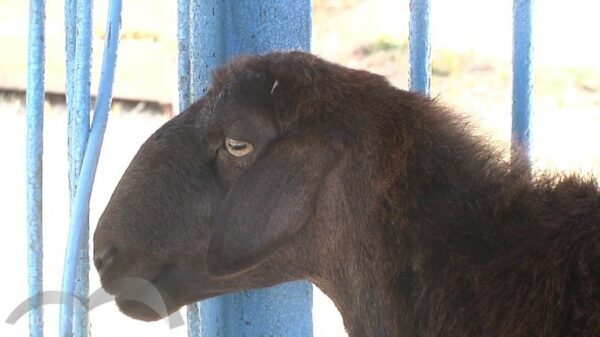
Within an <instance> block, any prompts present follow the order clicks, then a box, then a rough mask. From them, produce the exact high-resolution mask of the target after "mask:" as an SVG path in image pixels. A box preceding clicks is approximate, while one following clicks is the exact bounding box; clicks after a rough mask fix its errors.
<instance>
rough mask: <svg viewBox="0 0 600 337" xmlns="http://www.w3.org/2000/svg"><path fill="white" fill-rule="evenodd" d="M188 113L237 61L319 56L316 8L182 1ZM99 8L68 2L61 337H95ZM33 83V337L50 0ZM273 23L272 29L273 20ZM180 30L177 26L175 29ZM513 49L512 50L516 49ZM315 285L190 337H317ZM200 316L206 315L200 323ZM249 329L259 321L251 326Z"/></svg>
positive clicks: (414, 8) (516, 73)
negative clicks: (241, 57) (92, 245)
mask: <svg viewBox="0 0 600 337" xmlns="http://www.w3.org/2000/svg"><path fill="white" fill-rule="evenodd" d="M178 6H179V9H178V21H179V22H178V39H179V93H180V94H179V104H180V109H185V107H187V106H188V105H189V104H190V103H192V102H193V101H195V100H196V99H198V98H199V97H201V96H202V95H203V93H204V92H205V91H206V89H207V87H208V85H209V81H210V73H211V70H212V69H213V68H215V67H216V66H218V65H219V64H222V63H223V62H224V61H225V60H226V59H227V58H229V57H231V56H232V55H238V54H243V53H264V52H267V51H269V50H285V49H302V50H310V38H311V1H310V0H286V1H278V0H240V1H236V2H224V1H219V0H204V1H202V0H178ZM429 10H430V3H429V0H411V2H410V11H411V15H410V23H409V25H410V36H409V40H410V41H409V49H410V55H409V57H410V89H411V90H414V91H420V92H423V93H426V94H427V93H428V92H429V86H430V75H431V60H430V45H429ZM531 12H532V0H514V13H513V20H514V40H513V125H512V127H513V131H512V132H513V144H512V153H513V154H516V153H521V151H522V150H524V151H525V153H526V154H527V155H528V153H529V144H530V115H531V88H532V75H531V74H532V61H531V52H532V41H531ZM91 13H92V4H91V0H66V1H65V34H66V46H65V52H66V65H67V74H66V76H67V81H66V83H67V85H66V104H67V111H68V142H69V144H68V147H69V187H70V191H71V223H70V230H69V234H68V235H69V236H68V246H67V250H66V254H65V263H64V276H63V277H64V278H63V289H62V294H63V299H62V300H61V312H60V314H61V316H60V336H65V337H66V336H73V335H74V336H78V337H79V336H87V335H89V331H88V327H89V323H88V316H87V312H88V310H87V297H88V292H89V290H88V279H87V277H88V272H89V251H88V247H87V242H88V236H89V224H88V211H89V200H90V195H91V190H92V186H93V181H94V175H95V169H96V165H97V162H98V156H99V153H100V147H101V144H102V138H103V133H104V130H105V128H106V123H107V118H108V111H109V106H110V100H111V92H112V83H113V78H114V69H115V64H116V51H117V46H118V38H119V29H120V13H121V0H110V3H109V13H108V25H107V34H106V35H105V36H106V41H105V49H104V59H103V64H102V75H101V79H100V85H99V92H98V94H97V100H96V106H95V110H94V114H93V116H94V117H93V121H92V122H91V124H90V110H91V107H90V102H91V99H90V65H91V62H90V57H91V41H92V33H91V32H92V19H91ZM29 16H30V17H29V52H28V83H27V205H28V206H27V229H28V238H27V245H28V260H29V262H28V268H29V295H30V300H29V308H30V311H29V327H30V335H31V336H35V337H41V336H43V333H44V326H43V310H42V302H41V299H42V296H41V295H42V290H43V286H42V248H43V245H42V243H43V240H42V150H43V144H42V133H43V109H44V49H45V42H44V40H45V32H44V23H45V22H44V20H45V1H44V0H30V12H29ZM265 17H266V20H265V19H264V18H265ZM173 24H176V23H173ZM508 47H509V46H507V48H508ZM311 308H312V286H311V284H310V283H308V282H305V281H302V282H293V283H289V284H284V285H281V286H277V287H273V288H270V289H266V290H258V291H252V292H245V293H243V294H233V295H227V296H222V297H219V298H215V299H211V300H207V301H203V302H202V303H201V304H200V305H191V306H189V307H188V334H189V335H190V336H206V337H212V336H217V335H219V336H226V337H227V336H241V335H245V336H262V335H276V336H311V335H312V316H311ZM200 313H201V315H200ZM247 322H252V324H250V325H248V324H247Z"/></svg>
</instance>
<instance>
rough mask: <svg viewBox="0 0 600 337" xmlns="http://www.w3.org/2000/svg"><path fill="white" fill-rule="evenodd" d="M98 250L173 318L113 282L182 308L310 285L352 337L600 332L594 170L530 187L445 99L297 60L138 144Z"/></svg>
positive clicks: (229, 82)
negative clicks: (242, 293) (152, 291)
mask: <svg viewBox="0 0 600 337" xmlns="http://www.w3.org/2000/svg"><path fill="white" fill-rule="evenodd" d="M94 253H95V254H94V255H95V263H96V267H97V268H98V270H99V273H100V275H101V280H102V283H103V286H104V287H105V288H106V290H107V291H108V292H111V293H114V294H116V295H117V296H116V299H117V303H118V305H119V307H120V308H121V310H122V311H123V312H125V313H126V314H128V315H130V316H132V317H136V318H139V319H144V320H152V319H158V318H159V317H161V316H164V313H163V314H157V313H155V312H154V311H152V310H151V309H150V308H148V307H147V306H144V305H143V304H141V303H138V302H136V301H133V300H127V299H126V297H127V296H124V291H123V290H122V289H120V288H119V287H117V286H113V284H114V282H115V281H116V280H118V279H120V278H122V277H135V278H141V279H144V280H148V281H150V282H151V283H152V284H153V285H154V286H155V287H156V288H157V289H158V290H159V292H160V293H161V294H162V296H163V297H164V300H165V302H166V304H167V311H168V312H173V311H174V310H176V309H178V308H180V307H181V306H183V305H185V304H188V303H192V302H194V301H196V300H199V299H204V298H208V297H212V296H216V295H219V294H224V293H228V292H233V291H239V290H247V289H253V288H258V287H266V286H271V285H274V284H277V283H281V282H286V281H292V280H298V279H309V280H311V281H312V282H314V283H315V284H316V285H317V286H319V288H321V289H322V290H323V291H324V292H325V293H326V294H327V295H328V296H330V297H331V298H332V299H333V301H334V302H335V304H336V305H337V307H338V309H339V310H340V312H341V314H342V316H343V319H344V323H345V326H346V329H347V330H348V333H349V334H350V336H353V337H356V336H457V337H458V336H461V337H469V336H485V337H492V336H511V337H517V336H522V337H532V336H544V337H554V336H557V337H558V336H587V337H592V336H595V337H597V336H600V189H599V187H598V185H597V183H596V182H595V181H594V180H593V179H591V178H581V177H576V176H565V175H560V176H555V177H548V176H544V177H539V178H535V179H531V178H530V177H529V175H528V174H527V170H522V169H519V168H518V167H517V168H513V169H509V165H508V164H507V162H506V160H505V159H504V158H503V156H502V154H501V152H499V151H497V150H494V149H493V148H492V147H491V146H489V145H488V144H487V143H486V141H485V140H484V139H481V138H478V137H476V136H474V135H473V132H472V131H471V130H470V128H469V126H468V124H467V123H465V121H464V120H463V119H461V118H459V117H457V116H456V115H455V114H454V113H452V112H451V111H449V110H448V109H446V108H443V107H441V106H439V105H438V104H436V102H435V101H433V100H431V99H429V98H426V97H423V96H421V95H419V94H415V93H409V92H406V91H403V90H399V89H397V88H395V87H393V86H391V85H390V84H389V83H388V82H387V81H386V80H385V79H384V78H383V77H381V76H377V75H374V74H371V73H368V72H365V71H358V70H352V69H348V68H345V67H341V66H338V65H335V64H332V63H329V62H326V61H323V60H321V59H319V58H317V57H315V56H312V55H309V54H305V53H300V52H293V53H273V54H269V55H265V56H255V57H244V58H239V59H236V60H235V61H233V62H231V63H230V64H229V65H228V66H226V67H224V68H223V69H221V70H219V71H217V72H216V75H215V78H214V81H213V85H212V87H211V88H210V90H209V91H208V93H207V94H206V95H205V96H204V97H203V98H202V99H201V100H200V101H199V102H197V103H195V104H194V105H193V106H191V107H190V108H189V109H187V110H186V111H185V112H183V113H182V114H181V115H179V116H177V117H176V118H173V119H172V120H171V121H169V122H168V123H166V124H165V125H164V126H163V127H161V128H160V129H159V130H158V131H156V133H155V134H154V135H152V136H151V137H150V138H149V139H148V141H147V142H146V143H145V144H144V145H143V146H142V147H141V149H140V151H139V152H138V154H137V155H136V156H135V158H134V159H133V161H132V163H131V165H130V166H129V168H128V169H127V171H126V172H125V174H124V176H123V178H122V179H121V181H120V183H119V185H118V186H117V188H116V190H115V192H114V194H113V196H112V198H111V200H110V202H109V204H108V206H107V208H106V210H105V212H104V214H103V215H102V217H101V219H100V221H99V224H98V228H97V230H96V233H95V236H94ZM145 291H146V290H144V289H136V290H131V291H130V293H131V292H135V293H137V294H138V295H139V296H142V298H143V296H144V292H145ZM130 293H129V294H130ZM142 302H143V301H142Z"/></svg>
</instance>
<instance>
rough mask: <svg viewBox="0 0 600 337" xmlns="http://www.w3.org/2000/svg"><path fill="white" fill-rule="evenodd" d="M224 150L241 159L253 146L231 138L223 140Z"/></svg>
mask: <svg viewBox="0 0 600 337" xmlns="http://www.w3.org/2000/svg"><path fill="white" fill-rule="evenodd" d="M225 148H227V151H228V152H229V153H231V155H232V156H234V157H243V156H245V155H247V154H249V153H250V152H252V150H253V149H254V145H252V143H250V142H246V141H243V140H237V139H233V138H229V137H226V138H225Z"/></svg>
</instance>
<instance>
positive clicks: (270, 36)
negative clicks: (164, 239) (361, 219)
mask: <svg viewBox="0 0 600 337" xmlns="http://www.w3.org/2000/svg"><path fill="white" fill-rule="evenodd" d="M185 2H187V1H186V0H180V2H179V4H180V12H179V13H180V15H182V13H183V15H185V7H184V5H185ZM182 4H183V5H182ZM189 10H190V20H189V25H190V27H191V29H190V31H189V34H190V37H189V51H188V52H189V57H190V68H191V69H190V74H191V76H190V77H191V90H190V91H191V99H192V101H193V100H196V99H198V98H200V97H201V96H202V95H203V94H204V93H205V92H206V89H207V88H208V86H209V84H210V80H211V72H212V70H214V68H215V67H217V66H219V65H221V64H223V63H224V62H225V61H226V60H227V59H228V58H230V57H232V56H235V55H240V54H246V53H266V52H269V51H272V50H291V49H294V50H298V49H301V50H310V39H311V13H312V12H311V1H310V0H300V1H293V0H286V1H277V0H240V1H236V2H235V3H232V2H223V1H218V0H208V1H200V0H191V7H190V9H189ZM180 20H181V18H180ZM184 20H185V18H184ZM179 25H180V26H179V27H180V33H179V34H180V35H179V36H180V37H182V36H183V35H182V32H181V27H182V22H181V21H180V23H179ZM180 43H184V44H185V41H184V42H182V41H180ZM182 51H183V52H185V51H186V49H185V47H184V48H182V47H181V45H180V53H181V52H182ZM182 57H185V56H184V55H181V54H180V60H182ZM179 66H180V68H179V69H180V89H184V90H185V86H186V85H187V84H185V74H182V72H184V71H185V67H186V65H185V63H184V62H180V65H179ZM182 82H183V83H182ZM181 95H182V96H183V94H181ZM206 117H208V116H206ZM190 313H192V314H191V319H190ZM201 314H202V331H201V334H200V332H198V331H197V330H195V329H196V328H195V326H197V324H198V321H197V318H196V317H197V316H196V313H195V309H194V308H192V310H189V311H188V324H190V323H191V324H192V325H194V327H192V326H190V327H188V333H189V335H190V336H191V337H196V336H200V335H202V336H204V337H214V336H223V337H233V336H235V337H237V336H282V337H292V336H302V337H304V336H312V285H311V284H310V283H309V282H307V281H300V282H292V283H287V284H283V285H279V286H276V287H272V288H268V289H261V290H256V291H248V292H242V293H237V294H231V295H226V296H221V297H218V298H214V299H209V300H206V301H203V302H202V303H201Z"/></svg>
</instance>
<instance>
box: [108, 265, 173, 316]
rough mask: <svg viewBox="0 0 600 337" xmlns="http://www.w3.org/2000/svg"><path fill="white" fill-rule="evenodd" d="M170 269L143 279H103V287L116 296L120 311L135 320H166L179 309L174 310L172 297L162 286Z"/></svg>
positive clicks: (163, 269)
mask: <svg viewBox="0 0 600 337" xmlns="http://www.w3.org/2000/svg"><path fill="white" fill-rule="evenodd" d="M168 272H169V271H168V268H164V267H162V268H160V269H159V271H158V272H155V273H148V274H150V277H148V275H144V276H141V277H137V276H122V277H116V278H114V279H113V280H107V278H106V277H101V281H102V287H103V288H104V290H105V291H106V292H107V293H108V294H110V295H114V298H115V302H116V304H117V306H118V307H119V309H120V310H121V311H122V312H123V313H124V314H126V315H127V316H130V317H132V318H135V319H139V320H143V321H155V320H158V319H161V318H164V317H166V316H168V315H169V314H171V313H172V312H173V311H175V310H176V309H178V308H174V301H173V300H172V297H171V296H170V295H169V294H168V292H166V291H165V289H164V288H163V287H162V286H161V285H160V280H161V279H162V278H164V274H166V273H168Z"/></svg>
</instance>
